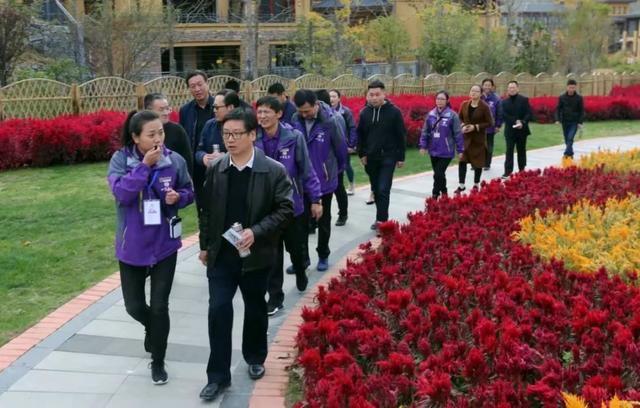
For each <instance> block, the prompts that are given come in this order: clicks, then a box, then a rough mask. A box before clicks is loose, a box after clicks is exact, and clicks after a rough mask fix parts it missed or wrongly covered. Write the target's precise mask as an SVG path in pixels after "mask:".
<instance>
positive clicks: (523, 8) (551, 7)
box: [500, 0, 564, 14]
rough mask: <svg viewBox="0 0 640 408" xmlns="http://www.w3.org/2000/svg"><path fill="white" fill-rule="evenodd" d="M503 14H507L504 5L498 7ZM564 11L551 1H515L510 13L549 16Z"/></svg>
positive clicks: (561, 6) (559, 5)
mask: <svg viewBox="0 0 640 408" xmlns="http://www.w3.org/2000/svg"><path fill="white" fill-rule="evenodd" d="M500 8H501V10H502V12H503V13H506V12H508V11H509V10H508V7H507V6H506V5H505V4H502V5H501V6H500ZM562 10H564V6H563V5H562V4H559V3H558V2H556V1H553V0H533V1H517V2H514V4H513V9H512V10H511V11H513V12H515V13H519V14H550V13H555V12H558V11H562Z"/></svg>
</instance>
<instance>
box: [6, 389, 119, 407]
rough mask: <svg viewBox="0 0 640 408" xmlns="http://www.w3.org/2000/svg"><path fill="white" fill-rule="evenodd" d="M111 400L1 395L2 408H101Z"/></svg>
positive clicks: (89, 396)
mask: <svg viewBox="0 0 640 408" xmlns="http://www.w3.org/2000/svg"><path fill="white" fill-rule="evenodd" d="M109 399H111V394H79V393H62V392H18V391H16V392H14V391H10V392H5V393H4V394H2V395H0V408H101V407H104V406H105V405H107V403H108V402H109Z"/></svg>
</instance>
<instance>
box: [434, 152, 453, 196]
mask: <svg viewBox="0 0 640 408" xmlns="http://www.w3.org/2000/svg"><path fill="white" fill-rule="evenodd" d="M430 157H431V168H433V190H432V194H433V197H434V198H438V197H440V194H447V178H446V176H445V173H446V171H447V167H449V163H451V160H453V159H452V158H449V157H435V156H430Z"/></svg>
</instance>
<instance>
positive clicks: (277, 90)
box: [267, 82, 285, 95]
mask: <svg viewBox="0 0 640 408" xmlns="http://www.w3.org/2000/svg"><path fill="white" fill-rule="evenodd" d="M284 92H285V89H284V85H282V84H281V83H280V82H275V83H273V84H271V85H269V88H267V93H268V94H271V95H282V94H284Z"/></svg>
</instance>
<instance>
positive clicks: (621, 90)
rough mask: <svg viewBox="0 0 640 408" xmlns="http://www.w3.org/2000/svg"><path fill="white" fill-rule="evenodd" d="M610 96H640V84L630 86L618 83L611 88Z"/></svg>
mask: <svg viewBox="0 0 640 408" xmlns="http://www.w3.org/2000/svg"><path fill="white" fill-rule="evenodd" d="M609 96H632V97H638V96H640V84H636V85H629V86H619V85H616V86H614V87H613V88H612V89H611V92H609Z"/></svg>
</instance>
